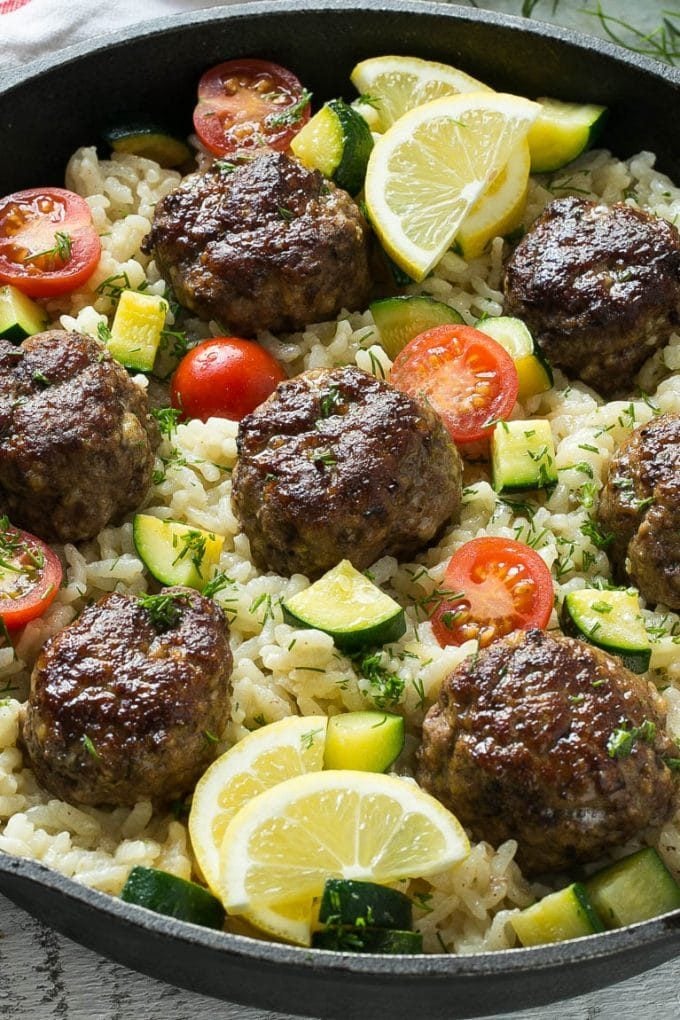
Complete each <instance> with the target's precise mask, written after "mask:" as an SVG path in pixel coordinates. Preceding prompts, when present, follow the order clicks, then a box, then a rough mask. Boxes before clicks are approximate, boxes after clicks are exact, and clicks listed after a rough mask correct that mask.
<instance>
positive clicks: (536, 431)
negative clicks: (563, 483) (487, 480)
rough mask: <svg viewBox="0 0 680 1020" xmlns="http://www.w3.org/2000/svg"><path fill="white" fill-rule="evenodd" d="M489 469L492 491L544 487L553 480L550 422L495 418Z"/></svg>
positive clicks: (553, 452) (555, 473) (554, 479)
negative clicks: (497, 420)
mask: <svg viewBox="0 0 680 1020" xmlns="http://www.w3.org/2000/svg"><path fill="white" fill-rule="evenodd" d="M491 472H492V476H493V487H494V489H495V490H496V492H499V493H503V494H504V493H508V492H522V491H524V490H525V489H545V488H547V487H549V486H551V485H554V484H555V483H556V482H557V467H556V465H555V443H554V441H553V436H552V430H551V428H550V422H549V421H546V420H545V419H544V418H539V419H532V420H529V421H499V422H498V423H497V424H496V426H495V428H494V430H493V433H492V436H491Z"/></svg>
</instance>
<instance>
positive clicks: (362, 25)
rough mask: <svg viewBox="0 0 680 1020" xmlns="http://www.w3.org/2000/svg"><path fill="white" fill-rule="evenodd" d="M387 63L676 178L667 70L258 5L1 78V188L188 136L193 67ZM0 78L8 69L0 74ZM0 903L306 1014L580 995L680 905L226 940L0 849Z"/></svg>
mask: <svg viewBox="0 0 680 1020" xmlns="http://www.w3.org/2000/svg"><path fill="white" fill-rule="evenodd" d="M380 53H402V54H409V55H413V56H420V57H427V58H431V59H435V60H441V61H444V62H447V63H451V64H454V65H456V66H457V67H460V68H462V69H463V70H465V71H468V72H469V73H471V74H473V75H475V76H476V77H478V78H481V79H482V80H484V81H486V82H488V83H489V84H490V85H492V86H494V87H495V88H497V89H502V90H506V91H512V92H518V93H520V94H523V95H527V96H529V97H536V96H541V95H549V96H554V97H557V98H562V99H571V100H582V101H588V102H596V103H604V104H606V105H607V106H608V107H610V109H611V117H610V120H609V123H608V127H607V131H606V135H605V138H604V142H605V144H606V145H608V146H609V147H610V148H611V149H612V150H613V151H614V152H615V153H616V154H617V155H619V156H623V157H625V156H628V155H631V154H633V153H634V152H637V151H639V150H640V149H651V150H652V151H654V152H656V153H657V154H658V166H659V167H660V168H661V169H662V170H664V171H665V172H666V173H668V174H670V175H671V176H674V177H675V178H676V179H680V149H679V148H678V144H677V137H678V136H677V121H676V118H677V117H678V115H679V114H680V73H678V72H677V71H675V70H673V69H671V68H666V67H663V66H661V65H659V64H655V63H653V62H652V61H649V60H646V59H644V58H643V57H639V56H637V55H635V54H630V53H627V52H625V51H623V50H620V49H618V48H616V47H614V46H611V45H610V44H608V43H606V42H603V41H600V40H597V39H592V38H586V37H584V36H577V35H574V34H573V33H568V32H565V31H562V30H560V29H557V28H554V27H551V26H548V25H541V24H540V23H533V24H532V25H531V26H530V27H529V26H528V24H527V23H526V22H524V21H521V20H520V19H517V18H512V17H506V16H501V15H495V14H491V13H484V12H482V11H477V10H473V9H470V8H459V7H451V6H442V5H436V4H428V3H414V2H405V3H403V2H399V0H364V2H363V3H360V4H356V5H354V6H353V7H352V8H351V9H350V8H349V7H348V5H347V4H345V3H343V2H329V3H325V4H322V3H319V2H314V0H311V2H310V0H268V2H263V3H253V4H244V5H242V6H237V7H229V8H224V9H222V10H219V9H212V10H210V11H205V12H203V13H199V14H193V15H190V16H185V17H179V18H172V19H165V20H162V21H157V22H152V23H149V24H147V25H145V26H143V27H139V26H135V27H134V28H132V29H129V30H127V31H126V32H123V33H119V34H117V35H115V36H111V37H107V38H103V39H99V40H95V41H94V42H93V43H91V44H89V45H85V46H79V47H74V48H72V49H71V50H69V51H67V52H66V53H65V54H64V53H62V54H60V55H58V56H57V57H56V58H52V59H49V58H48V59H45V60H43V61H41V62H39V63H36V64H34V65H33V66H32V67H31V68H29V69H27V70H26V71H22V72H20V73H19V74H15V75H14V76H13V77H12V78H11V80H9V81H7V80H6V81H5V82H4V83H2V84H0V141H1V145H0V151H1V152H2V159H1V160H0V195H1V194H7V193H8V192H10V191H15V190H18V189H20V188H26V187H31V186H35V185H40V184H62V182H63V171H64V165H65V163H66V160H67V159H68V157H69V155H70V154H71V153H72V152H73V151H74V150H75V149H76V148H77V147H78V146H80V145H84V144H92V143H95V142H96V141H97V139H98V134H99V129H100V128H101V125H102V124H103V123H105V122H106V121H108V120H112V119H115V118H116V116H117V115H120V114H121V113H123V112H125V111H129V110H145V111H148V113H149V114H150V115H152V116H153V115H157V116H158V117H159V118H161V119H165V120H166V121H170V122H171V123H173V124H174V126H175V127H176V128H177V129H178V130H180V131H182V132H183V133H184V134H187V133H188V131H189V130H190V124H191V111H192V108H193V105H194V96H195V89H196V83H197V81H198V78H199V76H200V75H201V73H202V72H203V71H204V70H206V69H207V68H208V67H210V66H211V65H213V64H216V63H218V62H219V61H222V60H225V59H228V58H229V57H235V56H257V57H263V58H268V59H273V60H276V61H278V62H279V63H282V64H284V65H286V66H288V67H290V68H291V69H293V70H294V71H296V72H297V73H298V75H299V76H300V78H301V79H302V81H303V82H304V84H305V85H307V86H308V87H309V88H311V89H312V90H313V92H314V93H315V99H316V101H317V102H318V101H319V100H321V99H324V98H330V97H332V96H335V95H343V94H344V95H351V89H350V85H349V72H350V70H351V68H352V66H353V65H354V64H355V63H356V61H358V60H361V59H363V58H365V57H369V56H375V55H377V54H380ZM5 77H6V78H7V76H5ZM0 892H3V893H4V894H5V895H7V896H8V897H9V898H10V899H12V900H14V901H15V902H16V903H17V904H19V905H20V906H22V907H24V908H26V909H27V910H28V911H30V912H31V913H32V914H34V915H36V916H37V917H40V918H41V919H42V920H44V921H45V922H47V923H48V924H50V925H52V926H53V927H55V928H57V929H58V930H59V931H61V932H63V933H64V934H66V935H68V936H70V937H71V938H74V939H76V940H77V941H79V942H82V943H83V944H84V945H86V946H89V947H90V948H92V949H95V950H97V951H99V952H101V953H104V954H105V955H107V956H110V957H112V958H113V959H115V960H118V961H120V962H121V963H124V964H127V965H128V966H130V967H133V968H135V969H137V970H141V971H143V972H145V973H147V974H150V975H153V976H154V977H158V978H162V979H164V980H166V981H170V982H173V983H174V984H178V985H181V986H183V987H185V988H190V989H193V990H195V991H199V992H203V993H205V994H209V995H214V996H218V997H221V998H224V999H228V1000H230V1001H235V1002H242V1003H244V1004H248V1005H255V1006H258V1007H260V1008H264V1009H276V1010H282V1011H285V1012H289V1013H297V1014H300V1015H306V1016H315V1017H321V1016H323V1017H342V1018H343V1020H352V1018H357V1020H359V1018H364V1017H367V1016H372V1017H375V1018H376V1020H380V1018H386V1020H387V1018H389V1020H393V1017H394V1015H395V1011H396V1012H397V1013H398V1014H399V1015H402V1016H403V1015H408V1014H410V1015H413V1016H416V1017H418V1018H425V1017H433V1018H434V1017H442V1018H444V1017H446V1018H453V1017H463V1016H467V1017H470V1016H480V1015H484V1014H488V1013H495V1012H506V1011H508V1010H510V1009H513V1008H514V1009H519V1008H521V1007H526V1006H532V1005H533V1006H535V1005H541V1004H545V1003H548V1002H551V1001H554V1000H556V999H561V998H566V997H568V996H570V995H577V994H582V993H583V992H586V991H588V990H590V989H593V988H596V987H598V986H601V985H604V984H610V983H613V982H615V981H619V980H622V979H623V978H627V977H630V976H631V975H632V974H635V973H639V972H640V971H642V970H645V969H647V968H650V967H654V966H656V965H658V964H660V963H662V962H663V961H664V960H667V959H669V958H670V957H672V956H674V955H675V953H676V951H677V948H678V941H679V939H680V911H676V912H675V913H673V914H668V915H666V916H664V917H661V918H656V919H654V920H652V921H647V922H645V923H643V924H638V925H634V926H632V927H630V928H627V929H622V930H618V931H613V932H609V933H607V934H604V935H595V936H590V937H588V938H584V939H579V940H577V941H573V942H567V943H562V944H557V945H553V946H545V947H542V948H538V949H529V950H527V949H522V950H508V951H504V952H499V953H487V954H482V955H478V956H471V957H455V956H438V957H432V956H428V957H389V956H388V957H377V956H359V955H351V954H342V953H320V952H311V951H310V950H305V949H298V948H294V947H289V946H283V945H275V944H272V943H266V942H257V941H255V940H252V939H248V938H244V937H241V936H237V935H225V934H223V933H220V932H213V931H209V930H207V929H202V928H198V927H195V926H194V925H189V924H184V923H182V922H179V921H175V920H172V919H169V918H164V917H160V916H159V915H156V914H152V913H149V912H148V911H145V910H143V909H141V908H138V907H134V906H131V905H128V904H125V903H123V902H122V901H120V900H116V899H113V898H112V897H109V896H105V895H103V894H101V893H96V892H92V891H91V890H88V889H85V888H83V887H82V886H79V885H77V884H76V883H75V882H73V881H71V880H70V879H67V878H63V877H62V876H61V875H58V874H56V873H55V872H53V871H50V870H48V869H46V868H44V867H43V866H42V865H39V864H36V863H34V862H31V861H23V860H19V859H16V858H12V857H8V856H4V855H0Z"/></svg>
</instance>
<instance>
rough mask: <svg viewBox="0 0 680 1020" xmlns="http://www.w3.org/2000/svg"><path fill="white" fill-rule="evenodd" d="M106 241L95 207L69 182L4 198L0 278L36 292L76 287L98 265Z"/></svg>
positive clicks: (36, 294)
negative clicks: (98, 228)
mask: <svg viewBox="0 0 680 1020" xmlns="http://www.w3.org/2000/svg"><path fill="white" fill-rule="evenodd" d="M100 254H101V243H100V241H99V237H98V236H97V231H96V230H95V229H94V225H93V223H92V216H91V214H90V207H89V205H88V204H87V202H86V201H85V199H83V198H81V197H80V195H75V194H74V193H73V192H72V191H66V190H65V189H64V188H29V189H28V190H27V191H16V192H15V193H14V194H13V195H8V196H7V197H6V198H2V199H0V283H11V284H13V286H15V287H17V288H18V289H19V290H21V291H23V292H24V294H29V295H30V296H31V297H51V296H52V295H53V294H66V293H68V292H69V291H72V290H75V289H76V287H79V286H80V285H81V283H84V282H85V280H87V279H89V277H90V276H92V273H93V272H94V271H95V269H96V267H97V263H98V262H99V256H100Z"/></svg>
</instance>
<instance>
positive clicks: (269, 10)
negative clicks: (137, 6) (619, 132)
mask: <svg viewBox="0 0 680 1020" xmlns="http://www.w3.org/2000/svg"><path fill="white" fill-rule="evenodd" d="M351 9H352V10H354V11H355V10H364V9H365V10H369V11H384V12H385V13H403V14H416V15H418V14H420V15H425V14H431V15H440V16H445V17H451V18H453V19H456V20H458V21H467V22H483V23H487V24H489V25H497V26H499V27H503V28H508V29H511V30H515V31H520V32H523V33H526V34H529V35H537V36H540V37H545V38H548V39H557V40H559V41H561V42H565V43H568V44H570V45H572V46H574V45H575V46H577V47H578V48H580V49H582V50H586V51H595V52H597V53H598V54H605V55H607V56H609V57H611V58H613V59H614V60H617V61H619V62H622V63H624V64H632V65H633V66H634V67H637V68H638V69H640V70H642V71H645V72H647V73H649V74H652V75H654V76H655V77H659V76H660V77H662V78H667V79H668V80H669V81H671V82H673V83H674V84H676V85H677V86H678V87H679V88H680V68H675V67H672V66H671V65H670V64H664V63H663V62H662V61H659V60H654V59H653V58H651V57H646V56H644V55H643V54H641V53H637V52H636V51H634V50H628V49H626V48H625V47H623V46H618V45H617V44H615V43H613V42H610V41H609V40H608V39H602V38H600V37H599V36H596V35H589V34H587V33H585V32H579V31H576V30H572V29H567V28H562V27H561V26H560V25H554V24H552V23H551V22H547V21H540V20H536V21H533V20H532V19H528V18H523V17H521V16H519V15H514V14H504V13H501V12H498V11H490V10H483V9H481V8H475V7H462V6H460V4H448V3H446V4H444V3H437V2H434V0H362V2H361V3H358V4H353V5H352V8H351ZM328 10H335V11H344V12H347V4H346V2H345V0H326V2H325V3H319V2H318V0H246V2H244V3H238V4H230V5H225V6H220V7H208V8H204V9H203V10H197V11H194V12H190V13H188V14H180V15H168V16H166V17H162V18H153V19H151V20H149V21H144V22H135V23H133V24H132V25H128V26H127V27H125V28H123V29H120V30H118V31H116V32H107V33H103V34H100V35H96V36H94V37H93V38H92V39H89V40H86V41H84V42H81V43H74V44H72V45H71V46H67V47H65V48H63V49H60V50H57V51H55V52H54V53H53V54H51V55H49V56H47V55H45V56H41V57H37V58H36V59H35V60H32V61H31V62H30V63H28V64H27V65H26V66H25V67H23V68H18V69H10V70H9V72H8V80H7V82H6V84H4V85H2V84H1V83H0V96H2V95H4V94H5V93H7V92H10V91H12V89H14V88H16V87H18V86H21V85H23V84H25V83H26V82H27V81H29V80H31V79H33V78H37V77H40V75H42V74H45V73H47V72H49V71H52V70H54V69H55V68H59V67H61V66H62V65H63V64H66V63H71V62H73V61H77V60H79V59H81V58H83V57H90V56H91V55H92V54H94V53H96V52H97V51H99V50H108V49H111V48H114V47H118V46H123V45H125V43H126V42H129V41H130V40H131V39H134V40H135V41H137V40H140V39H144V38H147V37H151V36H158V35H162V34H164V33H165V32H170V31H174V30H176V29H177V28H182V27H191V26H195V25H200V24H210V23H212V22H214V21H221V20H225V21H230V20H234V19H238V18H242V17H246V16H251V15H263V16H264V15H268V14H285V13H294V14H299V13H303V12H305V11H306V12H309V13H324V12H325V11H328ZM529 21H530V24H527V23H528V22H529Z"/></svg>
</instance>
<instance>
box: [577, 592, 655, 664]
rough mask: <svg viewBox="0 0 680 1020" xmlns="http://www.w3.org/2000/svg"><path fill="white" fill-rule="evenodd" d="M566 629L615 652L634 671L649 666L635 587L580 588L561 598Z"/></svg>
mask: <svg viewBox="0 0 680 1020" xmlns="http://www.w3.org/2000/svg"><path fill="white" fill-rule="evenodd" d="M563 617H564V621H563V622H564V627H565V630H567V631H569V632H570V633H571V634H573V635H576V636H577V637H580V638H583V639H584V640H585V641H589V642H590V643H591V644H592V645H596V646H597V647H598V648H603V649H604V650H605V651H607V652H611V653H612V654H614V655H618V656H619V658H621V659H622V660H623V664H624V666H626V668H627V669H630V670H631V672H633V673H645V672H646V671H647V670H648V669H649V661H650V658H651V655H652V649H651V645H650V642H649V637H648V635H647V631H646V629H645V625H644V622H643V619H642V613H641V611H640V599H639V596H638V593H637V591H636V590H635V589H634V588H628V589H626V590H625V591H601V590H600V589H599V588H581V589H579V590H578V591H570V592H569V594H568V595H567V597H566V598H565V600H564V610H563Z"/></svg>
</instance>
